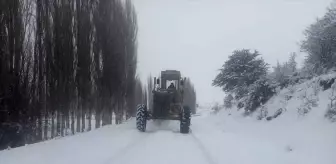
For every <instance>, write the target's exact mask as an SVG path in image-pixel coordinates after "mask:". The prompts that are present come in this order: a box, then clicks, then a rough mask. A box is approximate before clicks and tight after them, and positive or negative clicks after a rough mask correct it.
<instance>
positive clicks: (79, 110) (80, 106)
mask: <svg viewBox="0 0 336 164" xmlns="http://www.w3.org/2000/svg"><path fill="white" fill-rule="evenodd" d="M77 103H78V104H77V112H76V119H77V123H76V132H77V133H79V132H80V122H81V121H80V118H81V117H80V116H81V115H80V112H81V111H82V105H81V104H82V102H81V101H80V100H79V101H78V102H77Z"/></svg>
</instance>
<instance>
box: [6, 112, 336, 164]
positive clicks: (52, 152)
mask: <svg viewBox="0 0 336 164" xmlns="http://www.w3.org/2000/svg"><path fill="white" fill-rule="evenodd" d="M282 125H284V124H282ZM284 126H286V125H284ZM323 126H324V125H323ZM332 126H334V125H332ZM324 127H325V126H324ZM326 128H327V127H326ZM328 128H332V127H331V126H330V127H328ZM147 129H148V130H147V132H145V133H141V132H138V131H137V130H136V129H135V122H134V120H130V121H129V122H127V123H124V124H122V125H118V126H115V125H112V126H109V127H103V128H101V129H98V130H94V131H92V132H87V133H82V134H78V135H75V136H71V137H65V138H61V139H57V140H52V141H46V142H43V143H38V144H34V145H29V146H26V147H21V148H17V149H12V150H5V151H2V152H0V164H23V163H24V164H75V163H78V164H93V163H94V164H158V163H159V164H226V163H228V164H269V163H272V164H301V163H302V164H334V163H335V162H336V158H335V157H334V155H333V152H336V151H335V150H336V149H335V146H336V142H335V141H334V140H333V139H332V138H333V137H336V135H335V133H334V132H330V133H326V134H320V133H319V132H327V131H316V132H317V133H318V134H315V135H314V136H312V137H306V138H305V139H303V140H297V139H298V138H300V136H297V135H296V134H299V133H292V131H291V129H288V128H281V127H279V126H278V127H275V124H273V125H271V124H269V123H267V124H265V122H264V123H260V121H259V122H257V121H254V120H249V121H248V119H246V118H244V119H236V118H234V117H231V116H230V117H227V118H225V119H224V118H222V116H198V117H194V118H193V119H192V125H191V129H192V131H191V133H190V134H180V133H179V123H178V122H177V121H176V122H174V121H167V122H161V123H158V122H152V121H150V122H149V123H148V128H147ZM271 129H275V130H273V131H272V130H271ZM283 129H287V130H286V131H287V132H288V133H287V134H283V133H284V131H283ZM295 131H296V130H295ZM302 132H305V133H306V134H303V135H302V136H311V134H312V133H314V131H309V129H304V130H303V131H302ZM281 134H282V135H281Z"/></svg>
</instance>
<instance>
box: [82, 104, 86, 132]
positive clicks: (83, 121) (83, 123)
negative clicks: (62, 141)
mask: <svg viewBox="0 0 336 164" xmlns="http://www.w3.org/2000/svg"><path fill="white" fill-rule="evenodd" d="M84 103H85V104H86V102H84ZM81 111H82V129H81V131H82V132H85V121H86V119H85V111H86V105H84V108H82V110H81Z"/></svg>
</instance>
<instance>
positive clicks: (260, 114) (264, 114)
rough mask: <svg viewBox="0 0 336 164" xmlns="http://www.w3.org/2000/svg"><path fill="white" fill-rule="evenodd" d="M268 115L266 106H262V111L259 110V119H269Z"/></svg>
mask: <svg viewBox="0 0 336 164" xmlns="http://www.w3.org/2000/svg"><path fill="white" fill-rule="evenodd" d="M267 115H268V110H267V108H266V106H265V105H261V107H260V110H259V114H258V116H257V119H258V120H262V119H263V118H265V117H267Z"/></svg>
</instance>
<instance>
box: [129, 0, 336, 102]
mask: <svg viewBox="0 0 336 164" xmlns="http://www.w3.org/2000/svg"><path fill="white" fill-rule="evenodd" d="M133 1H134V5H135V7H136V10H137V13H138V26H139V33H138V42H139V43H138V44H139V47H138V74H139V75H140V77H141V79H142V80H143V81H145V80H146V78H147V76H148V75H149V74H152V75H155V76H157V75H158V73H160V71H161V70H165V69H177V70H180V71H181V73H182V74H183V75H184V76H187V77H190V79H191V80H192V82H193V83H194V85H195V88H196V92H197V99H198V102H199V103H211V102H214V101H220V102H222V100H223V97H224V93H223V92H222V91H221V89H220V88H214V87H212V86H211V83H212V80H213V79H214V78H215V76H216V74H218V71H217V70H218V69H219V68H220V67H221V66H222V64H223V63H224V62H225V60H227V58H228V56H229V55H230V54H231V53H232V51H233V50H235V49H242V48H247V49H257V50H258V51H259V52H260V53H261V54H262V57H263V58H264V59H265V60H266V62H267V63H269V64H271V65H275V64H276V62H277V60H279V61H285V60H287V59H288V56H289V54H290V52H299V46H298V42H299V41H300V40H301V39H302V38H303V34H302V32H303V30H304V29H305V28H306V27H307V26H308V25H309V24H311V23H313V22H314V21H315V19H316V18H317V17H320V16H322V15H323V14H324V13H325V11H326V7H327V6H328V5H329V4H330V3H331V1H332V0H133ZM303 58H304V54H299V57H298V60H300V61H302V59H303ZM300 61H299V62H300Z"/></svg>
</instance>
